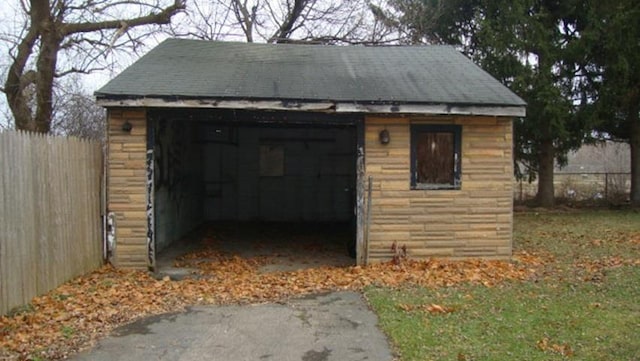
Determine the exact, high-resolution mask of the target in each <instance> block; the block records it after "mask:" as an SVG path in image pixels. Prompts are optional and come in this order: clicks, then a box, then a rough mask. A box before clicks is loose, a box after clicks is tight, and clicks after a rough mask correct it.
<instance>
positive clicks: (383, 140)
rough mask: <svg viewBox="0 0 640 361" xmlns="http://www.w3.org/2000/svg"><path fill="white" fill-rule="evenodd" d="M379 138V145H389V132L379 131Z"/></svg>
mask: <svg viewBox="0 0 640 361" xmlns="http://www.w3.org/2000/svg"><path fill="white" fill-rule="evenodd" d="M379 137H380V144H385V145H386V144H389V142H390V141H391V136H390V135H389V131H388V130H386V129H383V130H381V131H380V134H379Z"/></svg>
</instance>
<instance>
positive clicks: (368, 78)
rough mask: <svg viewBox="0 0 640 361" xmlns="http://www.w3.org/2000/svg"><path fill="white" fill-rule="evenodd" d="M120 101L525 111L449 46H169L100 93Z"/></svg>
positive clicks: (168, 43) (170, 42)
mask: <svg viewBox="0 0 640 361" xmlns="http://www.w3.org/2000/svg"><path fill="white" fill-rule="evenodd" d="M96 96H97V97H98V98H102V99H109V98H120V97H127V98H128V97H132V98H143V97H160V98H220V99H249V100H252V99H255V100H266V99H288V100H300V101H336V102H367V103H417V104H460V105H477V106H524V105H525V103H524V101H523V100H522V99H520V98H519V97H518V96H516V95H515V94H514V93H512V92H511V91H510V90H509V89H508V88H506V87H505V86H503V85H502V84H500V83H499V82H498V81H497V80H495V79H494V78H493V77H491V75H489V74H488V73H486V72H485V71H483V70H482V69H481V68H480V67H478V66H477V65H475V64H474V63H473V62H472V61H470V60H469V59H467V58H466V57H465V56H464V55H462V54H461V53H460V52H458V51H457V50H455V49H454V48H453V47H450V46H384V47H365V46H323V45H293V44H275V45H274V44H247V43H231V42H209V41H200V40H184V39H169V40H165V41H164V42H163V43H161V44H160V45H158V46H157V47H156V48H154V49H152V50H151V51H150V52H149V53H148V54H146V55H145V56H143V57H142V58H140V59H139V60H138V61H137V62H135V63H134V64H133V65H131V66H130V67H128V68H127V69H125V70H124V71H123V72H122V73H121V74H120V75H118V76H117V77H116V78H114V79H113V80H111V81H110V82H109V83H108V84H107V85H105V86H104V87H102V88H101V89H100V90H98V91H97V92H96Z"/></svg>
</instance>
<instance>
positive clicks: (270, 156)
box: [260, 145, 284, 177]
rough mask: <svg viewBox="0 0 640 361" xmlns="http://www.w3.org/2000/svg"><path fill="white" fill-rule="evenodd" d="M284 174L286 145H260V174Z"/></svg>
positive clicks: (262, 175)
mask: <svg viewBox="0 0 640 361" xmlns="http://www.w3.org/2000/svg"><path fill="white" fill-rule="evenodd" d="M283 175H284V147H283V146H282V145H260V176H261V177H282V176H283Z"/></svg>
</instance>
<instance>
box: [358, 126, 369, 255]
mask: <svg viewBox="0 0 640 361" xmlns="http://www.w3.org/2000/svg"><path fill="white" fill-rule="evenodd" d="M364 123H365V120H364V117H363V118H361V119H358V121H357V122H356V133H357V136H356V138H357V144H356V157H357V158H356V220H357V231H356V264H357V265H366V264H367V262H368V257H367V252H366V251H367V249H368V247H369V245H368V244H367V241H368V240H367V239H366V237H365V233H366V227H367V224H366V219H367V217H368V215H367V214H366V205H365V196H366V192H365V182H366V169H365V148H364V133H365V129H364V126H365V125H364Z"/></svg>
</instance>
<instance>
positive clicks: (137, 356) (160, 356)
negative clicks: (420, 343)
mask: <svg viewBox="0 0 640 361" xmlns="http://www.w3.org/2000/svg"><path fill="white" fill-rule="evenodd" d="M377 322H378V319H377V317H376V315H375V314H374V313H373V312H371V311H370V310H369V308H368V307H367V305H366V303H365V302H364V300H363V299H362V296H361V295H359V294H358V293H354V292H334V293H329V294H324V295H316V296H308V297H306V298H301V299H295V300H290V301H287V302H286V303H280V304H262V305H251V306H198V307H193V308H191V309H189V310H188V311H186V312H182V313H172V314H165V315H159V316H153V317H149V318H145V319H142V320H139V321H137V322H134V323H132V324H129V325H126V326H123V327H120V328H118V329H116V330H115V332H114V333H113V334H112V336H110V337H108V338H106V339H103V340H102V341H100V342H99V344H98V345H97V346H96V347H95V348H94V349H92V350H90V351H86V352H84V353H81V354H79V355H77V356H75V357H73V358H71V360H77V361H79V360H97V361H103V360H104V361H106V360H121V361H124V360H170V361H177V360H185V361H186V360H189V361H198V360H224V361H241V360H259V361H262V360H266V361H269V360H272V361H275V360H278V361H288V360H295V361H331V360H336V361H338V360H339V361H350V360H353V361H355V360H376V361H378V360H380V361H386V360H389V361H390V360H392V359H393V356H392V353H391V351H390V349H389V345H388V342H387V339H386V338H385V336H384V335H383V334H382V332H381V331H380V330H379V329H378V328H377Z"/></svg>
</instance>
